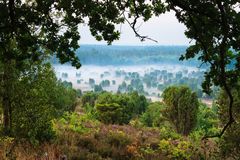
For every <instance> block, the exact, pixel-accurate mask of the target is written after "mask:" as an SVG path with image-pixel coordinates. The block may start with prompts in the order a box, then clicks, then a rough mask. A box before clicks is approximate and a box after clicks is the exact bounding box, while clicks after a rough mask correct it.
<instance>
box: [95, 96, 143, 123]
mask: <svg viewBox="0 0 240 160" xmlns="http://www.w3.org/2000/svg"><path fill="white" fill-rule="evenodd" d="M146 107H147V100H146V98H145V97H144V96H141V95H138V93H137V92H133V93H130V94H112V93H108V92H103V93H101V94H99V96H98V98H97V101H96V105H95V108H96V114H97V116H98V118H99V120H100V121H102V122H104V123H117V124H127V123H129V121H130V120H131V119H132V118H133V117H134V116H137V115H139V114H141V113H143V112H144V111H145V110H146Z"/></svg>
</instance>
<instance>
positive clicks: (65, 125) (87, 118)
mask: <svg viewBox="0 0 240 160" xmlns="http://www.w3.org/2000/svg"><path fill="white" fill-rule="evenodd" d="M53 124H54V125H53V129H54V130H55V131H56V132H57V133H58V134H61V132H64V131H72V132H77V133H79V134H84V133H90V132H91V131H92V130H91V129H90V128H87V127H86V125H92V127H94V126H95V127H97V125H98V122H97V121H96V120H94V119H93V118H92V117H91V115H89V114H84V115H79V114H77V113H68V112H65V113H64V115H63V116H62V117H61V118H58V119H55V120H54V121H53ZM94 129H97V128H94Z"/></svg>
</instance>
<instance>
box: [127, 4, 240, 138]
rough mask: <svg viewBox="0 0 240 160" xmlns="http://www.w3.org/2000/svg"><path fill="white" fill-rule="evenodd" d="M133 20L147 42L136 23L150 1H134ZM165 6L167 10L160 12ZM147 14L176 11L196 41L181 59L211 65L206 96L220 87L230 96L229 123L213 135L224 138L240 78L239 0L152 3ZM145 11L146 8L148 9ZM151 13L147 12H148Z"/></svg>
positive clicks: (230, 121) (205, 86) (186, 32)
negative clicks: (212, 89)
mask: <svg viewBox="0 0 240 160" xmlns="http://www.w3.org/2000/svg"><path fill="white" fill-rule="evenodd" d="M131 2H132V3H131V4H132V5H131V6H132V9H131V11H132V15H133V16H134V21H133V22H132V23H129V24H130V25H131V27H132V29H133V30H134V32H136V35H137V36H138V37H140V38H141V40H144V39H145V38H146V37H145V36H141V35H139V33H138V32H137V29H136V28H137V27H136V26H137V25H136V24H137V20H138V19H140V18H141V14H142V13H145V12H143V10H144V9H143V8H149V7H148V6H145V4H147V3H148V1H144V0H143V1H136V0H133V1H131ZM162 4H164V6H165V7H164V8H165V9H161V7H162ZM150 10H151V11H152V12H151V11H150V12H148V13H149V14H148V19H149V18H150V17H151V16H152V15H153V13H155V15H159V14H161V13H162V12H163V10H168V11H170V10H171V11H174V12H175V14H176V17H177V19H178V20H179V22H181V23H183V24H184V25H185V26H186V27H187V30H186V31H185V35H186V36H187V37H188V38H190V39H191V40H194V41H193V45H191V46H190V47H189V48H188V49H187V52H186V54H185V55H183V56H182V57H181V58H180V59H181V60H184V59H190V58H194V57H197V58H198V59H199V60H200V61H201V62H202V63H206V64H207V65H208V66H209V70H208V71H206V72H205V81H204V83H203V85H202V87H203V89H204V91H205V92H206V93H210V92H211V87H212V86H213V85H215V86H220V87H221V88H223V89H224V90H225V92H226V93H227V97H228V99H229V104H228V121H227V123H226V125H225V126H224V127H223V129H222V131H221V132H220V133H219V134H217V135H213V136H206V137H205V138H207V137H216V136H217V137H221V136H222V135H223V133H224V132H225V130H226V129H227V128H228V127H229V126H230V125H231V124H232V123H234V122H235V120H234V116H233V112H232V108H233V103H234V99H233V95H232V93H231V91H232V89H233V88H236V86H237V85H238V84H237V79H239V78H240V52H239V51H240V45H239V44H240V37H239V35H240V2H239V0H198V1H196V0H166V1H164V3H163V1H161V0H153V1H152V6H151V7H150ZM145 11H146V9H145ZM147 11H148V10H147Z"/></svg>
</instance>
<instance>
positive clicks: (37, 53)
mask: <svg viewBox="0 0 240 160" xmlns="http://www.w3.org/2000/svg"><path fill="white" fill-rule="evenodd" d="M117 3H120V1H119V2H118V1H95V0H90V1H89V0H83V1H79V0H60V1H57V0H25V1H24V0H1V1H0V10H1V12H0V19H1V21H0V63H2V65H3V70H2V87H3V89H2V93H1V96H2V107H3V112H4V132H5V133H6V134H9V133H10V131H11V125H10V124H11V119H10V117H11V110H12V109H11V106H12V104H11V97H12V96H11V94H12V92H14V81H15V80H16V79H18V78H19V77H20V74H15V73H20V72H23V71H25V70H26V69H27V67H28V66H29V65H26V64H31V63H38V62H39V61H41V60H43V59H44V58H45V57H47V56H48V55H52V54H56V56H57V57H58V58H59V60H60V62H61V63H65V62H68V61H70V62H71V63H72V65H73V66H75V67H77V68H79V67H80V66H81V65H80V62H79V60H78V58H77V57H76V55H75V54H74V51H75V50H76V49H77V48H79V43H78V41H79V39H80V34H79V32H78V27H79V24H83V23H88V25H89V26H90V31H91V33H92V35H93V36H95V37H96V39H98V40H101V39H103V40H106V41H107V42H108V43H109V44H110V43H111V42H112V41H113V40H115V39H118V38H119V32H118V31H117V30H115V27H114V24H118V23H121V22H122V21H123V19H122V18H121V16H120V14H121V12H120V10H119V9H117V5H118V4H117ZM119 6H120V5H119ZM86 17H87V18H88V21H87V22H85V20H86ZM14 70H16V71H20V72H14Z"/></svg>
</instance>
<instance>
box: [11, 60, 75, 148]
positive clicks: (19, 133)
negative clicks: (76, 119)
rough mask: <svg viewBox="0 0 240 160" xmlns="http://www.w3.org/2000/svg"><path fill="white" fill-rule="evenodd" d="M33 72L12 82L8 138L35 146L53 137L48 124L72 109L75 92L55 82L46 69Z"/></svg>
mask: <svg viewBox="0 0 240 160" xmlns="http://www.w3.org/2000/svg"><path fill="white" fill-rule="evenodd" d="M33 69H34V70H33V72H32V71H29V73H28V75H26V76H22V78H21V80H19V81H18V82H16V83H17V87H16V88H15V94H14V97H13V100H12V102H13V107H14V108H13V111H12V112H13V115H14V116H13V117H12V134H13V135H14V136H15V137H18V138H27V139H29V140H30V141H31V143H33V144H38V143H40V142H44V141H47V140H50V139H52V138H53V137H54V131H53V130H52V122H51V120H52V119H54V118H56V117H58V116H60V115H62V113H63V112H64V111H72V110H73V109H74V102H75V99H76V92H75V91H74V90H73V89H71V88H66V87H64V86H63V85H62V84H61V83H59V82H58V81H57V78H56V77H55V74H54V71H53V70H52V68H51V66H50V65H48V64H46V65H43V66H37V68H33Z"/></svg>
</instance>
